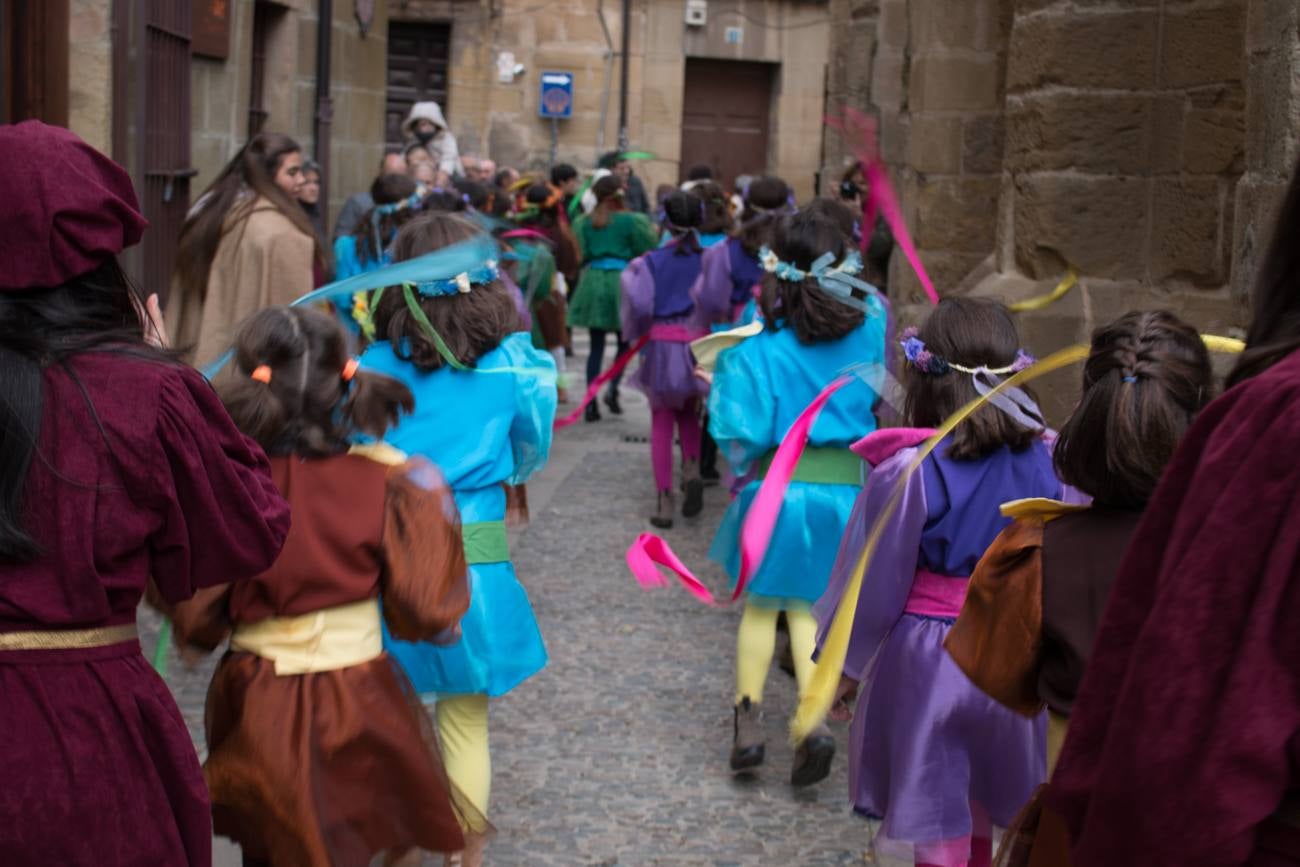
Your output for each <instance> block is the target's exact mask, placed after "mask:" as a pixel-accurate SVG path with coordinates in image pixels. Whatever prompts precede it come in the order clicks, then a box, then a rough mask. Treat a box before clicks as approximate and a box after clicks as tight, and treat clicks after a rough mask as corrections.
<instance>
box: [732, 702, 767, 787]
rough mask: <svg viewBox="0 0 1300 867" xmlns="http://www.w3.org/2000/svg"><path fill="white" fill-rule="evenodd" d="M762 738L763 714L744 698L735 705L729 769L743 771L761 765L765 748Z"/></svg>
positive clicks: (756, 706)
mask: <svg viewBox="0 0 1300 867" xmlns="http://www.w3.org/2000/svg"><path fill="white" fill-rule="evenodd" d="M764 741H765V738H764V736H763V712H762V710H760V709H759V707H758V705H756V704H753V703H752V702H750V700H749V696H745V697H744V698H742V699H741V700H740V704H738V705H736V719H735V741H734V742H733V743H732V745H731V769H732V770H733V771H743V770H746V769H747V768H756V767H758V766H759V765H761V764H763V754H764V752H765V751H766V749H767V747H766V744H765V742H764Z"/></svg>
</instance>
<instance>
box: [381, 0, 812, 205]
mask: <svg viewBox="0 0 1300 867" xmlns="http://www.w3.org/2000/svg"><path fill="white" fill-rule="evenodd" d="M601 11H602V5H601V3H600V2H599V0H555V2H552V3H548V4H547V5H546V10H545V13H544V14H539V13H537V12H536V10H535V4H533V3H532V0H489V2H484V3H481V4H479V3H474V2H470V0H389V15H390V16H391V17H392V18H393V19H394V20H408V21H421V20H424V21H450V22H451V43H452V44H451V54H452V56H451V71H450V76H449V96H448V103H449V108H450V111H449V116H448V122H449V123H450V124H451V126H452V129H453V131H454V132H455V133H456V136H457V139H458V140H459V142H460V145H461V151H462V153H479V154H483V155H486V156H490V157H492V158H493V159H495V160H496V161H497V162H498V163H502V164H510V165H514V166H516V167H519V168H522V169H542V168H544V167H545V166H546V165H547V162H548V157H549V153H550V136H551V127H550V123H549V121H545V120H542V119H541V118H539V117H538V116H537V103H538V84H537V76H538V74H540V73H541V72H542V71H543V70H557V71H565V72H572V73H573V74H574V90H575V100H574V115H573V118H572V119H569V120H565V121H561V122H560V126H559V147H558V151H557V154H558V158H559V159H560V160H563V161H568V162H572V163H573V164H575V165H577V166H580V167H585V166H590V165H592V164H594V162H595V160H596V158H597V156H598V155H599V153H600V152H601V151H602V150H612V149H613V148H614V147H616V146H617V142H618V85H619V59H618V58H617V57H616V56H611V55H610V46H611V45H612V46H613V49H614V52H617V51H618V50H619V48H620V45H621V38H622V36H621V25H622V20H621V11H620V4H619V3H617V2H615V0H607V2H604V3H603V15H604V20H605V25H606V27H607V28H608V32H609V40H608V42H607V40H606V37H605V31H604V30H603V29H602V27H601V14H600V13H601ZM684 15H685V0H656V2H653V3H650V2H646V0H637V2H634V3H633V9H632V40H631V57H630V60H629V66H628V76H629V83H630V87H629V99H628V130H629V137H630V140H631V144H632V147H633V148H635V149H638V150H647V151H650V152H651V153H653V154H655V155H656V157H657V158H658V159H656V160H654V161H651V162H648V163H645V164H643V165H642V166H640V167H639V169H638V171H639V173H640V174H641V175H642V176H643V178H644V180H645V181H646V185H647V187H648V188H650V189H653V188H654V186H655V185H656V184H659V183H674V182H676V181H677V179H678V176H679V173H680V171H681V166H680V152H681V119H682V96H683V93H682V90H683V85H684V81H685V66H686V58H687V57H688V56H691V57H716V58H723V59H737V60H758V61H766V62H774V63H780V65H781V66H780V70H781V71H780V74H779V75H778V77H777V81H776V84H775V88H774V89H775V92H776V96H775V104H774V106H773V111H772V118H773V127H772V131H771V136H770V145H769V165H768V170H769V171H772V172H776V173H780V174H782V175H783V176H785V177H787V178H788V179H789V180H790V181H791V182H792V183H793V184H794V185H795V186H796V188H797V189H798V190H799V192H800V193H801V194H802V195H809V194H811V193H812V191H813V180H814V178H815V176H816V172H817V170H818V168H819V167H820V163H821V153H820V141H821V117H822V113H823V92H824V83H825V68H826V57H825V55H826V51H825V46H826V44H827V42H828V40H829V32H830V31H829V18H828V16H827V10H826V6H823V5H820V4H795V3H791V2H789V0H713V2H711V3H710V7H709V24H708V25H707V27H705V28H703V29H702V30H701V31H699V32H694V31H692V29H690V28H687V27H686V25H685V24H684V22H683V18H684ZM737 21H742V22H744V23H745V26H744V37H743V39H742V41H741V42H740V43H739V44H729V43H726V42H725V38H724V31H725V28H726V26H727V25H728V24H735V23H737ZM506 51H508V52H510V53H512V54H513V55H514V57H515V59H516V61H517V62H519V63H522V64H523V65H524V66H525V67H526V70H527V71H526V72H525V73H524V74H523V75H521V76H519V77H518V78H516V79H515V80H513V81H510V82H501V81H499V80H498V78H497V69H496V64H497V58H498V56H499V55H500V54H501V52H506ZM607 70H608V72H607ZM607 81H608V88H607V87H606V82H607ZM602 104H603V105H604V106H605V111H604V122H603V123H602Z"/></svg>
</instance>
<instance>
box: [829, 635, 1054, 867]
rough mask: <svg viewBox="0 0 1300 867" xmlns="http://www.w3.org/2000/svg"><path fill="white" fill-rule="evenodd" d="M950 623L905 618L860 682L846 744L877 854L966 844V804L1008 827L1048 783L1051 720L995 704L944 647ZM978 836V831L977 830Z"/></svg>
mask: <svg viewBox="0 0 1300 867" xmlns="http://www.w3.org/2000/svg"><path fill="white" fill-rule="evenodd" d="M951 627H952V621H949V620H940V619H936V618H932V617H919V616H916V615H912V614H904V615H903V616H902V618H901V619H900V620H899V622H898V624H897V625H896V626H895V627H894V629H893V631H892V632H891V633H890V635H889V638H888V639H887V640H886V641H885V644H884V647H883V648H882V649H881V651H880V655H879V658H878V659H877V660H876V663H875V666H874V668H873V670H872V672H871V674H870V675H869V677H868V680H867V681H866V682H865V683H864V684H863V688H862V693H861V696H860V697H859V699H858V706H857V709H856V711H855V712H854V714H853V727H852V731H851V734H850V740H849V750H850V754H849V792H850V794H851V796H852V798H853V805H854V808H855V809H856V810H857V811H858V812H859V813H862V814H865V815H867V816H870V817H872V818H880V819H883V823H882V825H881V829H880V834H879V835H878V837H877V838H876V842H877V845H878V846H879V847H880V849H881V851H884V852H886V853H888V854H891V855H898V856H902V857H911V856H912V852H911V850H912V847H925V848H927V849H933V848H935V847H939V848H943V849H947V850H949V851H952V850H953V849H954V848H961V847H962V846H963V845H965V846H968V845H969V838H970V835H971V832H972V819H971V804H972V803H975V804H977V805H979V806H980V807H982V808H983V810H986V811H987V813H988V814H989V818H991V819H992V822H993V824H994V825H998V826H1001V827H1006V826H1007V825H1008V824H1009V823H1010V822H1011V820H1012V819H1013V818H1014V817H1015V815H1016V814H1017V813H1018V812H1019V811H1020V808H1021V807H1023V806H1024V804H1025V803H1026V802H1027V801H1028V800H1029V797H1030V795H1032V794H1033V791H1034V789H1035V788H1036V787H1037V786H1038V784H1039V783H1041V782H1043V780H1044V779H1046V776H1047V722H1046V718H1045V716H1039V717H1038V718H1037V719H1034V720H1029V719H1026V718H1024V717H1022V716H1020V715H1019V714H1016V713H1014V712H1012V711H1010V710H1007V709H1006V708H1004V707H1002V706H1001V705H999V704H998V703H997V702H995V701H993V700H992V699H991V698H989V697H988V696H986V695H985V694H984V693H982V692H981V691H980V690H979V689H978V688H977V687H976V686H975V685H974V684H972V683H971V682H970V681H969V680H968V679H967V677H966V675H965V674H963V673H962V671H961V669H959V668H958V667H957V665H956V663H954V662H953V661H952V659H951V657H949V656H948V654H947V652H946V651H945V650H944V649H943V640H944V638H945V637H946V636H947V635H948V630H949V629H950V628H951ZM979 833H980V834H982V833H983V831H982V830H981V831H980V832H979Z"/></svg>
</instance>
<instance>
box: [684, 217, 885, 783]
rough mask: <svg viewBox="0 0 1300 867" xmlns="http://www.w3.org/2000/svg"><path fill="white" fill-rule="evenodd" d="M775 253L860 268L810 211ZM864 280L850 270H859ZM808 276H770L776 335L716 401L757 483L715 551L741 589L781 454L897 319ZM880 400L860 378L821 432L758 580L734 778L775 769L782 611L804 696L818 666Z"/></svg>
mask: <svg viewBox="0 0 1300 867" xmlns="http://www.w3.org/2000/svg"><path fill="white" fill-rule="evenodd" d="M772 252H773V254H775V257H776V258H778V259H779V260H780V261H781V262H783V263H789V265H790V266H793V267H795V268H798V269H803V270H805V271H806V270H808V269H810V268H811V267H812V264H813V263H814V262H815V261H817V260H818V259H820V258H822V257H823V254H826V253H830V254H833V257H834V261H835V262H841V261H849V260H850V259H852V257H853V256H854V254H853V253H852V247H851V245H850V244H849V243H848V242H847V239H846V238H844V236H843V235H842V233H841V232H840V231H839V229H838V228H837V227H836V226H835V224H834V223H832V222H831V221H830V220H828V219H827V218H826V217H824V216H820V215H816V214H799V215H795V216H792V217H786V218H784V219H782V221H781V222H780V223H779V224H778V225H777V226H776V229H775V232H774V236H773V242H772ZM850 273H851V272H850ZM824 285H826V284H824V283H822V282H821V281H819V280H818V279H816V278H814V277H813V276H811V275H810V276H807V277H805V278H804V279H800V280H791V279H784V278H782V277H779V276H777V275H776V274H771V273H769V274H768V275H767V277H766V278H765V279H764V282H763V291H762V298H761V306H762V307H763V314H764V318H765V319H766V321H767V322H768V323H769V324H768V327H767V329H766V330H765V331H763V332H762V333H761V334H759V335H757V336H755V337H751V338H749V339H747V340H745V341H744V342H743V343H741V344H739V345H738V346H735V347H733V348H731V349H728V350H726V351H725V352H723V353H722V354H721V355H720V356H719V357H718V363H717V370H716V372H715V373H714V377H713V386H712V391H711V392H710V395H709V401H708V408H709V432H710V433H711V434H712V435H713V438H714V439H715V440H717V443H718V448H719V451H720V452H721V453H722V454H723V456H724V457H726V459H727V461H728V462H729V463H730V464H731V467H732V469H733V471H734V472H735V473H736V475H737V477H740V478H742V479H743V480H745V484H744V487H743V488H742V489H741V490H740V491H739V493H738V494H737V496H736V498H735V500H734V501H733V502H732V504H731V507H730V509H728V511H727V514H726V516H725V517H724V518H723V521H722V525H721V526H720V527H719V528H718V533H717V536H716V538H715V539H714V541H713V547H712V549H711V551H710V557H711V558H712V559H714V560H716V561H717V562H719V563H721V564H722V565H724V566H725V567H726V569H727V571H728V573H729V574H730V575H731V578H732V582H733V585H734V582H735V581H736V578H737V576H738V575H739V572H740V531H741V527H742V525H743V524H744V520H745V516H746V514H747V513H748V511H749V508H750V505H751V504H752V503H753V500H754V496H755V495H756V494H757V493H758V489H759V485H760V483H761V481H762V479H763V478H764V476H765V474H766V469H767V464H768V463H769V462H770V460H771V457H772V455H773V453H774V452H775V450H776V447H777V446H778V445H780V443H781V441H782V439H783V438H784V437H785V435H786V432H787V431H788V430H789V429H790V427H791V425H792V424H793V423H794V421H795V419H796V418H797V417H798V416H799V414H800V413H802V412H803V410H804V409H805V408H806V407H807V406H808V404H810V403H812V401H813V399H814V398H815V397H816V396H817V395H818V394H819V393H820V392H821V391H822V389H824V388H825V387H826V386H828V385H830V384H831V382H833V381H834V380H835V379H836V378H837V377H838V376H839V375H840V374H841V373H843V372H844V371H845V370H847V369H848V368H850V367H853V366H854V365H863V364H868V365H873V364H874V365H883V363H884V357H885V314H884V307H883V306H882V305H881V303H880V300H879V298H878V297H876V296H875V295H873V294H869V293H865V292H863V293H860V296H861V297H859V298H857V299H856V301H854V300H845V299H844V298H841V297H840V296H839V295H837V294H835V293H833V292H831V291H828V290H827V289H824V288H822V287H823V286H824ZM875 402H876V393H875V392H874V391H873V390H872V389H871V388H870V387H869V386H867V385H866V383H865V382H864V381H862V380H860V379H855V380H854V381H852V382H851V383H849V384H848V385H847V386H845V387H843V388H842V389H840V390H839V391H838V392H836V393H835V394H834V395H833V396H832V397H831V398H830V400H829V402H828V403H827V404H826V406H825V408H824V409H823V411H822V413H821V415H820V417H819V418H818V419H817V422H816V424H814V425H813V427H812V430H811V433H810V436H809V440H808V447H807V449H806V450H805V453H804V457H803V458H802V460H801V461H800V462H799V465H798V467H797V468H796V470H795V473H794V478H793V481H792V482H791V483H790V487H789V490H788V491H787V492H786V495H785V498H784V502H783V503H782V506H781V512H780V515H779V517H778V518H777V522H776V526H775V528H774V531H773V534H772V538H771V542H770V545H769V547H768V549H767V554H766V556H765V558H764V559H763V561H762V563H761V565H760V566H759V568H758V570H757V572H756V573H755V574H754V576H753V577H752V579H751V581H750V582H749V584H748V585H747V590H746V596H745V610H744V613H743V615H742V617H741V623H740V630H739V635H738V638H737V648H736V710H735V714H736V725H735V741H734V745H733V749H732V754H731V767H732V769H733V770H738V771H739V770H744V769H747V768H752V767H754V766H756V765H758V764H760V763H761V762H762V761H763V755H764V739H763V731H762V723H761V715H760V706H761V703H762V700H763V687H764V682H765V680H766V678H767V672H768V668H769V667H770V666H771V662H772V657H773V654H774V652H775V647H776V628H777V615H778V614H779V613H780V612H782V611H784V612H785V616H786V623H787V626H788V628H789V633H790V645H791V651H792V654H793V656H794V663H795V673H796V677H797V679H798V682H799V688H800V691H801V692H802V690H803V689H804V688H806V686H807V684H808V681H809V679H810V676H811V672H812V664H813V663H812V654H813V648H814V646H815V640H816V623H815V622H814V620H813V618H812V615H811V613H810V608H811V606H812V603H813V602H815V601H817V599H818V598H820V597H821V594H822V592H823V591H824V590H825V589H826V583H827V580H828V579H829V577H830V574H831V569H832V567H833V566H834V563H835V553H836V551H837V549H838V545H839V537H840V536H841V535H842V534H843V531H844V527H845V526H846V525H847V523H848V520H849V515H850V513H851V512H852V509H853V504H854V501H855V500H856V499H857V496H858V493H859V492H860V490H861V485H862V463H861V461H860V460H859V459H858V458H857V457H856V456H855V455H854V454H853V453H852V452H850V451H849V446H850V445H852V444H853V443H855V442H856V441H857V440H859V439H861V438H862V437H864V436H866V435H867V434H869V433H871V432H872V431H873V430H875V428H876V420H875V417H874V416H873V415H872V410H873V405H874V404H875ZM834 750H835V747H834V740H833V738H831V736H830V732H829V731H828V730H818V731H814V732H813V734H811V735H810V736H809V737H808V738H807V739H806V740H805V741H804V742H803V744H801V745H800V747H799V749H798V750H797V752H796V756H795V767H794V770H793V772H792V782H794V783H795V784H796V785H806V784H809V783H813V782H817V781H818V780H821V779H823V778H824V777H825V776H826V774H827V773H828V772H829V768H830V760H831V757H832V756H833V755H834Z"/></svg>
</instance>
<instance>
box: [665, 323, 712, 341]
mask: <svg viewBox="0 0 1300 867" xmlns="http://www.w3.org/2000/svg"><path fill="white" fill-rule="evenodd" d="M708 333H709V332H708V331H706V330H704V329H700V328H692V327H691V326H689V325H670V324H667V323H662V322H661V323H655V324H654V325H652V326H650V339H651V340H659V341H662V342H664V343H690V342H691V341H692V340H697V339H699V338H701V337H703V336H704V335H706V334H708Z"/></svg>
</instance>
